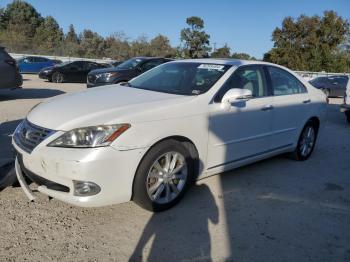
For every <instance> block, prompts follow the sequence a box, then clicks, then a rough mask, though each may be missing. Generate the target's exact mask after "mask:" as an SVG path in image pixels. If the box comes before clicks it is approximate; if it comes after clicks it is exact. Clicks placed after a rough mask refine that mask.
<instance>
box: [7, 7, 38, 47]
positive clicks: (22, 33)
mask: <svg viewBox="0 0 350 262" xmlns="http://www.w3.org/2000/svg"><path fill="white" fill-rule="evenodd" d="M0 18H1V20H0V29H1V39H0V40H1V42H2V43H4V45H6V46H8V48H9V49H10V50H11V51H20V50H26V49H28V48H30V47H31V44H32V43H31V42H32V39H33V37H34V35H35V32H36V29H37V27H38V26H39V25H40V24H41V23H42V21H43V18H42V17H41V15H40V14H39V13H38V12H37V11H36V10H35V8H34V7H33V6H32V5H30V4H28V3H26V2H23V1H19V0H15V1H13V2H12V3H11V4H8V5H7V7H6V8H5V9H3V11H2V12H1V15H0Z"/></svg>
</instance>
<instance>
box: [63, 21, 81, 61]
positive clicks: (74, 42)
mask: <svg viewBox="0 0 350 262" xmlns="http://www.w3.org/2000/svg"><path fill="white" fill-rule="evenodd" d="M79 51H80V47H79V37H78V35H77V33H76V32H75V29H74V26H73V25H72V24H71V25H69V30H68V32H67V34H66V35H65V36H64V52H63V53H64V54H65V55H68V56H77V55H78V54H79Z"/></svg>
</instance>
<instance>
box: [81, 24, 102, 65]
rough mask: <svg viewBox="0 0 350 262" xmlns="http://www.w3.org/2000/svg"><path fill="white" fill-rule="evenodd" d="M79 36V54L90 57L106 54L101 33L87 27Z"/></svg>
mask: <svg viewBox="0 0 350 262" xmlns="http://www.w3.org/2000/svg"><path fill="white" fill-rule="evenodd" d="M79 38H80V48H79V51H78V55H79V56H85V57H88V58H95V57H103V56H104V49H105V42H104V39H103V38H102V37H101V36H100V35H99V34H97V33H96V32H93V31H91V30H87V29H86V30H84V31H83V32H82V33H81V34H80V36H79Z"/></svg>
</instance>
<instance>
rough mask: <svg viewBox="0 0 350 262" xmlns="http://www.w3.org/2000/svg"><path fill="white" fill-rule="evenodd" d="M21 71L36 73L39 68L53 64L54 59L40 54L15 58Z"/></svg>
mask: <svg viewBox="0 0 350 262" xmlns="http://www.w3.org/2000/svg"><path fill="white" fill-rule="evenodd" d="M17 63H18V67H19V71H20V72H21V73H32V74H37V73H39V72H40V70H41V69H43V68H45V67H48V66H53V65H55V64H56V63H55V61H54V60H51V59H48V58H46V57H41V56H25V57H22V58H20V59H18V60H17Z"/></svg>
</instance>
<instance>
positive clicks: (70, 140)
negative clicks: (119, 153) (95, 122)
mask: <svg viewBox="0 0 350 262" xmlns="http://www.w3.org/2000/svg"><path fill="white" fill-rule="evenodd" d="M129 128H130V124H119V125H101V126H90V127H82V128H76V129H73V130H71V131H69V132H66V133H64V134H63V135H61V136H60V137H58V138H57V139H56V140H54V141H53V142H51V143H50V144H48V146H55V147H80V148H84V147H85V148H86V147H100V146H108V145H109V144H110V143H112V142H113V141H114V140H115V139H116V138H117V137H118V136H120V135H121V134H122V133H124V132H125V131H126V130H128V129H129Z"/></svg>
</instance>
